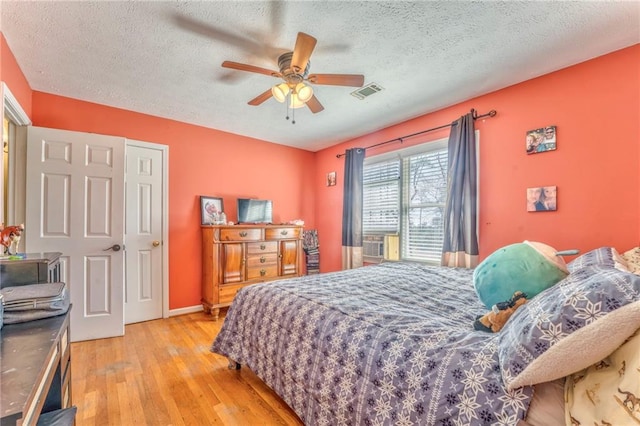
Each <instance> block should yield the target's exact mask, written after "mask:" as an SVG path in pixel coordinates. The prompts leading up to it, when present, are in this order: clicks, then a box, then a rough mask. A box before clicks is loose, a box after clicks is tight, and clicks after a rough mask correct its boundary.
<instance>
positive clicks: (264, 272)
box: [260, 269, 267, 277]
mask: <svg viewBox="0 0 640 426" xmlns="http://www.w3.org/2000/svg"><path fill="white" fill-rule="evenodd" d="M265 275H267V271H266V270H265V269H260V276H261V277H264V276H265Z"/></svg>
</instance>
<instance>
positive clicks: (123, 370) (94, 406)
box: [71, 310, 302, 426]
mask: <svg viewBox="0 0 640 426" xmlns="http://www.w3.org/2000/svg"><path fill="white" fill-rule="evenodd" d="M223 319H224V310H223V311H222V312H221V316H220V319H219V320H218V321H212V320H211V317H210V316H207V315H205V314H204V313H195V314H189V315H182V316H178V317H172V318H169V319H162V320H155V321H148V322H143V323H138V324H131V325H127V326H126V327H125V336H124V337H116V338H111V339H101V340H94V341H87V342H76V343H72V344H71V357H72V358H71V368H72V370H71V371H72V396H73V404H74V405H76V406H77V407H78V414H77V417H76V425H77V426H83V425H136V426H142V425H150V426H151V425H153V426H160V425H176V426H178V425H302V422H301V421H300V420H299V419H298V417H297V416H296V415H295V414H294V413H293V411H291V409H289V407H288V406H287V405H286V404H285V403H284V402H283V401H282V400H281V399H280V398H279V397H278V396H277V395H276V394H275V393H274V392H273V391H272V390H271V389H270V388H269V387H267V386H266V385H265V384H264V383H263V382H262V381H261V380H260V379H259V378H257V377H256V376H255V375H254V374H253V373H252V372H251V371H250V370H249V369H248V368H246V367H243V368H242V369H241V370H229V369H228V368H227V359H226V358H224V357H222V356H220V355H216V354H213V353H211V352H209V347H210V346H211V343H212V342H213V338H214V337H215V335H216V334H217V333H218V331H219V330H220V327H221V325H222V322H223Z"/></svg>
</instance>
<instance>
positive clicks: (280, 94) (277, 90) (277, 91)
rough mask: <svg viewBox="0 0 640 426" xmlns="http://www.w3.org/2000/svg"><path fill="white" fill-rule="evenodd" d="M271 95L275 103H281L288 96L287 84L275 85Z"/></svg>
mask: <svg viewBox="0 0 640 426" xmlns="http://www.w3.org/2000/svg"><path fill="white" fill-rule="evenodd" d="M267 93H269V92H267ZM271 94H272V95H273V97H274V98H275V99H276V101H278V102H280V103H282V102H284V101H285V100H286V99H287V95H288V94H289V85H287V83H280V84H277V85H275V86H273V87H272V88H271Z"/></svg>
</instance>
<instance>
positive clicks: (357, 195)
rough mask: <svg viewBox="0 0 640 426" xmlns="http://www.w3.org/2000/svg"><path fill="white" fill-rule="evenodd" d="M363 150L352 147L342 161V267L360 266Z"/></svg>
mask: <svg viewBox="0 0 640 426" xmlns="http://www.w3.org/2000/svg"><path fill="white" fill-rule="evenodd" d="M364 156H365V150H364V149H363V148H352V149H348V150H347V152H346V158H345V163H344V198H343V202H342V269H352V268H357V267H360V266H362V264H363V263H362V199H363V189H362V170H363V165H364Z"/></svg>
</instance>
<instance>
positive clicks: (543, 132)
mask: <svg viewBox="0 0 640 426" xmlns="http://www.w3.org/2000/svg"><path fill="white" fill-rule="evenodd" d="M556 130H557V129H556V126H547V127H541V128H539V129H535V130H529V131H528V132H527V135H526V137H525V148H526V150H527V154H538V153H540V152H546V151H555V149H556V147H557V139H556V137H557V135H556Z"/></svg>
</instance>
